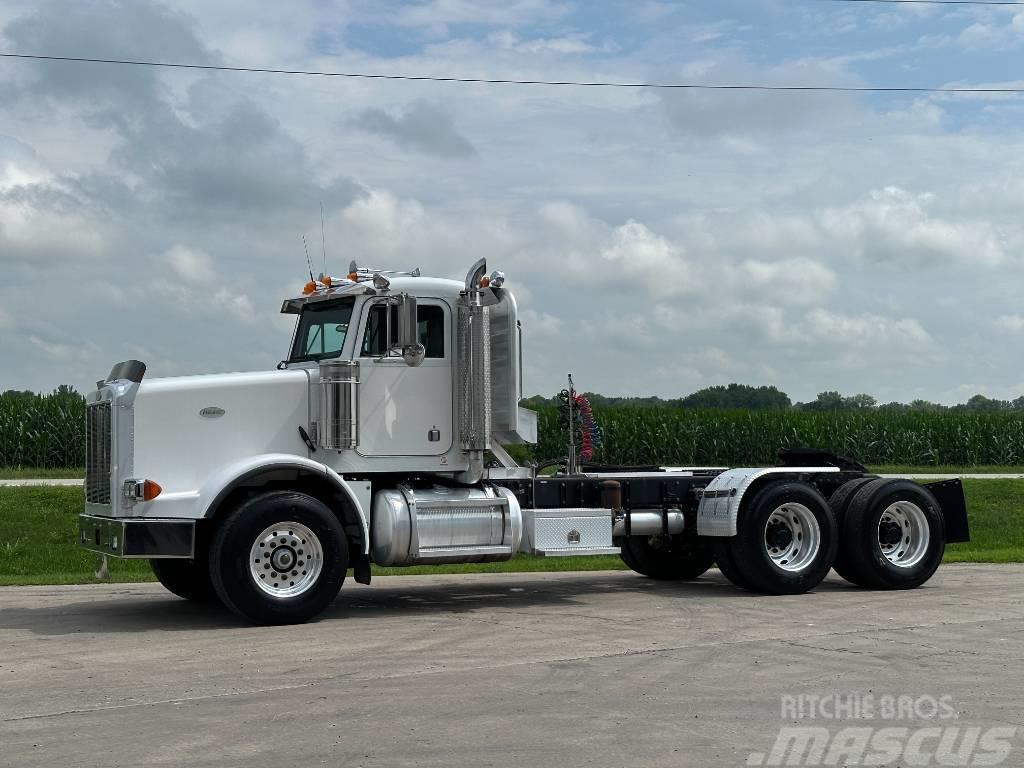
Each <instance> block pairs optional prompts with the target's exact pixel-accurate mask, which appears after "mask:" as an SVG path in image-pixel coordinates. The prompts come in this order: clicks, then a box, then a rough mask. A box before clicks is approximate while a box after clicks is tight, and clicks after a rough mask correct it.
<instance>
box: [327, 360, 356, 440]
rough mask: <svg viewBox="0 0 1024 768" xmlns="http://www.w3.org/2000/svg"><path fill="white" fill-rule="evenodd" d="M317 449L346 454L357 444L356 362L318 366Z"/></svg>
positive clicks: (337, 361)
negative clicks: (318, 418)
mask: <svg viewBox="0 0 1024 768" xmlns="http://www.w3.org/2000/svg"><path fill="white" fill-rule="evenodd" d="M318 432H319V441H320V447H321V448H324V449H326V450H329V451H347V450H352V449H353V448H355V447H357V446H358V445H359V361H358V360H329V361H323V362H321V363H320V424H319V429H318Z"/></svg>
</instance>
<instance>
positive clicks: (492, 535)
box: [370, 485, 523, 565]
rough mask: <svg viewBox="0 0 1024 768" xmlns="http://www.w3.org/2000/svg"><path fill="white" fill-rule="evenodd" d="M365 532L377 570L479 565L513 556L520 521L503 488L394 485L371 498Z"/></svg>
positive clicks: (512, 500) (509, 494)
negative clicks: (371, 503) (423, 566)
mask: <svg viewBox="0 0 1024 768" xmlns="http://www.w3.org/2000/svg"><path fill="white" fill-rule="evenodd" d="M370 528H371V530H370V539H371V546H372V552H371V554H372V556H373V561H374V562H375V563H377V564H378V565H418V564H423V563H483V562H492V561H496V560H508V559H509V558H511V557H512V555H513V554H515V552H516V551H517V550H518V549H519V542H520V540H521V538H522V535H523V517H522V512H521V510H520V509H519V502H518V500H517V499H516V497H515V495H514V494H513V493H512V492H511V491H509V490H508V489H507V488H494V487H490V486H485V487H483V488H442V487H435V488H429V489H416V490H413V489H412V488H409V487H408V486H405V485H399V486H398V487H397V488H393V489H386V490H382V491H378V492H377V493H376V494H374V499H373V519H372V521H371V526H370Z"/></svg>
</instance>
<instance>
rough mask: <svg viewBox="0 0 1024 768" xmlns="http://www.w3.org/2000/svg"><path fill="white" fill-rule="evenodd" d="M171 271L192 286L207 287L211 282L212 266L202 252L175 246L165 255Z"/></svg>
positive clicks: (208, 258)
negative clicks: (204, 285)
mask: <svg viewBox="0 0 1024 768" xmlns="http://www.w3.org/2000/svg"><path fill="white" fill-rule="evenodd" d="M164 258H165V259H167V262H168V264H170V266H171V269H173V270H174V272H175V274H177V276H178V277H180V278H181V279H182V280H184V281H185V282H186V283H191V284H193V285H203V284H206V285H209V284H210V283H211V282H212V281H213V276H214V272H213V264H212V262H211V260H210V257H209V255H208V254H206V253H203V251H200V250H196V249H193V248H188V247H186V246H184V245H175V246H174V247H173V248H170V249H169V250H168V251H167V252H166V253H165V254H164Z"/></svg>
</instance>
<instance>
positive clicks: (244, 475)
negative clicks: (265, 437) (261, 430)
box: [132, 453, 371, 554]
mask: <svg viewBox="0 0 1024 768" xmlns="http://www.w3.org/2000/svg"><path fill="white" fill-rule="evenodd" d="M276 469H284V470H301V471H306V472H310V473H312V474H316V475H320V476H322V477H324V478H325V479H326V480H327V481H328V482H329V483H330V484H331V485H333V486H334V487H335V488H336V489H337V490H338V491H339V492H340V493H342V494H343V495H344V496H345V498H347V499H348V500H349V502H350V503H351V504H352V508H353V509H354V510H355V512H356V514H357V515H358V516H359V522H360V524H361V525H362V528H363V542H364V545H363V548H364V554H366V553H368V552H369V544H370V525H369V511H370V500H371V493H370V484H369V483H368V482H349V481H347V480H345V479H344V478H343V477H342V476H341V475H339V474H338V473H337V472H335V471H334V470H333V469H331V468H330V467H327V466H324V465H323V464H321V463H320V462H318V461H313V460H312V459H308V458H306V457H304V456H296V455H294V454H285V453H266V454H261V455H257V456H249V457H247V458H245V459H242V460H240V461H236V462H233V463H231V464H227V465H225V466H223V467H219V468H218V469H216V470H215V471H214V472H212V473H210V475H209V476H208V477H207V479H206V481H205V482H204V483H203V485H202V487H200V488H199V489H197V490H194V491H181V492H177V493H162V494H160V495H159V496H157V497H156V498H155V499H153V501H149V502H140V503H139V504H138V505H136V508H135V510H134V514H133V515H132V516H133V517H158V518H181V519H191V520H201V519H204V518H208V517H211V516H212V515H213V514H214V512H216V510H217V507H218V505H219V504H220V502H221V501H223V500H224V498H226V497H227V495H228V494H229V493H231V491H232V490H234V489H235V488H237V487H238V486H239V485H241V484H243V483H245V482H246V481H247V480H249V479H252V478H254V477H256V476H258V475H261V474H264V473H265V472H270V471H273V470H276Z"/></svg>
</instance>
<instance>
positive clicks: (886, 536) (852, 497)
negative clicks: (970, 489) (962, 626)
mask: <svg viewBox="0 0 1024 768" xmlns="http://www.w3.org/2000/svg"><path fill="white" fill-rule="evenodd" d="M831 504H832V507H833V509H834V510H835V513H836V516H837V518H838V520H839V525H840V529H841V535H840V540H841V547H840V551H839V556H838V557H837V559H836V563H835V569H836V573H838V574H839V575H840V576H842V577H843V578H844V579H846V580H847V581H849V582H850V583H852V584H856V585H857V586H861V587H867V588H870V589H913V588H915V587H919V586H921V585H922V584H924V583H925V582H926V581H928V579H930V578H931V577H932V575H934V573H935V570H936V569H937V568H938V567H939V563H941V562H942V555H943V554H944V552H945V549H946V544H945V542H946V530H945V518H943V516H942V510H941V508H940V507H939V504H938V502H937V501H936V500H935V497H934V496H932V494H931V493H930V492H929V491H928V489H927V488H924V487H923V486H920V485H918V484H917V483H914V482H912V481H910V480H886V479H882V478H861V479H858V480H851V481H850V482H848V483H846V484H845V485H843V486H841V487H840V488H839V489H838V490H837V491H836V492H835V493H834V494H833V495H832V499H831Z"/></svg>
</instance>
